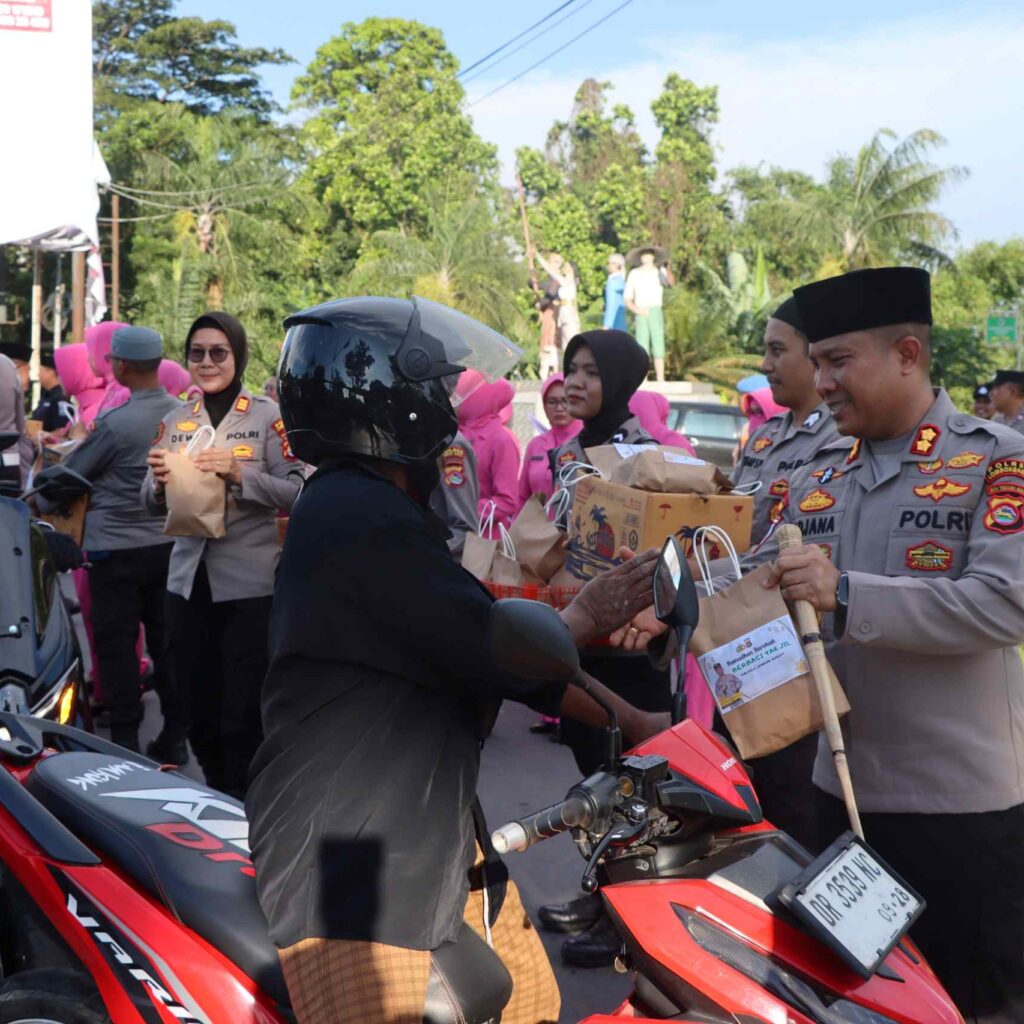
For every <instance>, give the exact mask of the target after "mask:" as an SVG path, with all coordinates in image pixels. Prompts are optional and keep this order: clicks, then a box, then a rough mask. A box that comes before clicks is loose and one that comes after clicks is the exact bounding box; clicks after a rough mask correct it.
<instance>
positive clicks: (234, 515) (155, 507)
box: [142, 388, 304, 602]
mask: <svg viewBox="0 0 1024 1024" xmlns="http://www.w3.org/2000/svg"><path fill="white" fill-rule="evenodd" d="M209 423H210V418H209V416H208V415H207V412H206V407H205V406H204V405H203V402H202V400H201V399H197V400H196V401H194V402H192V403H191V404H186V405H183V406H182V407H181V408H180V409H178V410H177V411H176V412H173V413H171V414H170V415H168V416H165V417H164V420H163V423H162V424H161V428H160V430H159V431H158V435H157V438H156V440H155V442H154V444H155V445H156V446H157V447H160V448H166V449H167V450H168V451H181V450H182V449H183V448H185V446H186V445H187V444H188V443H189V441H191V440H192V438H193V436H194V435H195V433H196V431H197V430H199V428H200V427H202V426H205V425H207V424H209ZM213 445H214V447H217V448H229V449H230V450H231V451H232V453H233V454H234V456H235V458H236V459H237V460H238V462H239V463H240V464H241V466H242V485H241V487H238V486H236V485H234V484H231V483H229V484H228V486H227V516H226V519H225V526H226V532H225V534H224V536H223V537H220V538H218V539H216V540H208V539H207V538H205V537H176V538H175V539H174V550H173V551H172V552H171V565H170V573H169V576H168V580H167V589H168V590H169V591H170V592H171V593H172V594H179V595H181V596H182V597H184V598H189V597H191V595H192V584H193V581H194V580H195V575H196V571H197V570H198V568H199V563H200V562H205V563H206V572H207V576H208V578H209V581H210V594H211V596H212V598H213V600H214V602H219V601H238V600H242V599H244V598H248V597H266V596H267V595H269V594H272V593H273V592H274V570H275V569H276V568H277V560H278V557H279V555H280V553H281V544H280V541H279V540H278V530H277V521H276V519H277V517H276V512H277V510H278V509H284V510H286V511H287V510H289V509H291V507H292V505H293V504H294V503H295V499H296V497H297V496H298V494H299V490H300V488H301V486H302V481H303V476H304V465H303V463H301V462H299V461H298V460H297V459H296V458H295V456H294V455H292V452H291V449H290V447H289V446H288V441H287V438H286V437H285V432H284V423H283V422H282V421H281V418H280V413H279V411H278V407H277V403H276V402H274V401H273V400H272V399H270V398H267V397H265V396H263V395H253V394H251V393H250V392H249V391H247V390H246V389H245V388H243V389H242V390H241V392H240V393H239V395H238V398H237V399H235V402H234V405H232V407H231V409H230V410H229V411H228V414H227V415H226V416H225V417H224V419H223V420H221V422H220V426H218V427H217V428H216V430H215V438H214V442H213ZM142 498H143V501H144V502H145V503H146V507H147V508H149V509H150V510H151V511H152V512H154V513H155V512H163V513H165V514H166V511H167V506H166V503H165V501H164V498H163V496H161V497H158V496H157V495H156V492H155V491H154V489H153V474H152V472H150V473H149V474H147V476H146V481H145V483H144V484H143V486H142Z"/></svg>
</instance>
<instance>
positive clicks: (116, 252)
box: [110, 192, 121, 320]
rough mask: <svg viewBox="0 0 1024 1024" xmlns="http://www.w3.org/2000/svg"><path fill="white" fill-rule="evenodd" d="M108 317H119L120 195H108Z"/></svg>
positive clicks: (116, 318) (118, 318) (114, 318)
mask: <svg viewBox="0 0 1024 1024" xmlns="http://www.w3.org/2000/svg"><path fill="white" fill-rule="evenodd" d="M110 319H111V320H120V319H121V197H120V196H119V195H118V194H117V193H116V192H115V193H114V194H113V195H112V196H111V197H110Z"/></svg>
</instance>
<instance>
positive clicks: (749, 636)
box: [690, 565, 850, 758]
mask: <svg viewBox="0 0 1024 1024" xmlns="http://www.w3.org/2000/svg"><path fill="white" fill-rule="evenodd" d="M770 572H771V567H770V566H768V565H762V566H760V567H759V568H758V569H755V570H754V571H753V572H752V573H750V574H749V575H747V576H744V577H743V578H742V579H741V580H739V581H738V582H736V583H734V584H733V585H732V586H730V587H728V588H727V589H725V590H722V591H720V592H719V593H717V594H714V595H712V596H711V597H707V598H702V599H701V602H700V624H699V625H698V626H697V629H696V630H695V631H694V634H693V639H692V641H691V644H690V650H691V651H692V652H693V654H694V655H695V656H696V658H697V663H698V664H699V665H700V668H701V672H702V673H703V675H704V678H705V680H707V682H708V686H709V687H710V688H711V692H712V695H713V696H714V698H715V702H716V703H717V704H718V708H719V711H720V712H721V714H722V719H723V721H724V722H725V725H726V728H728V730H729V735H730V736H731V737H732V739H733V742H734V743H735V744H736V747H737V749H738V750H739V752H740V756H741V757H744V758H747V757H763V756H764V755H765V754H771V753H774V752H775V751H776V750H782V749H783V748H784V747H788V746H789V745H790V744H791V743H795V742H796V741H797V740H799V739H802V738H803V737H804V736H807V735H809V734H810V733H813V732H817V731H818V730H819V729H821V728H822V726H823V725H824V719H823V717H822V713H821V705H820V703H819V701H818V692H817V687H816V686H815V683H814V677H813V676H812V675H811V671H810V665H809V664H808V662H807V657H806V655H805V654H804V650H803V647H802V646H801V644H800V639H799V636H798V635H797V629H796V626H795V625H794V624H793V621H792V619H791V618H790V615H789V609H788V608H787V607H786V603H785V601H783V600H782V595H781V593H780V592H779V590H778V588H775V589H774V590H765V588H764V587H763V586H762V583H763V581H764V580H765V579H766V578H767V576H768V574H769V573H770ZM829 672H830V675H831V678H832V689H833V693H834V695H835V701H836V710H837V711H838V712H839V714H840V715H844V714H846V713H847V712H848V711H849V710H850V705H849V702H848V701H847V699H846V694H845V693H844V692H843V688H842V687H841V686H840V685H839V681H838V680H837V679H836V678H835V675H834V674H832V673H831V668H830V669H829Z"/></svg>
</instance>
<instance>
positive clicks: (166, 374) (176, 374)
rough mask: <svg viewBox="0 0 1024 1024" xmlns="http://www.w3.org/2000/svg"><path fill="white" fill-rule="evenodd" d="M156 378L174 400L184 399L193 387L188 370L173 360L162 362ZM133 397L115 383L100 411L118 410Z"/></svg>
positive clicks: (109, 389)
mask: <svg viewBox="0 0 1024 1024" xmlns="http://www.w3.org/2000/svg"><path fill="white" fill-rule="evenodd" d="M156 377H157V380H158V381H159V382H160V386H161V387H162V388H163V389H164V390H165V391H166V392H167V394H169V395H170V396H171V397H172V398H183V397H184V396H186V395H187V394H188V392H189V390H190V389H191V387H192V377H191V376H190V375H189V372H188V370H186V369H185V368H184V367H183V366H179V365H178V364H177V363H176V362H174V360H173V359H161V360H160V366H159V367H158V368H157V371H156ZM131 396H132V393H131V392H130V391H129V390H128V389H127V388H126V387H125V386H124V385H123V384H118V383H117V382H116V381H115V382H114V383H113V384H111V385H110V386H109V387H108V388H107V390H106V397H105V398H104V399H103V407H102V408H101V409H100V411H101V412H107V411H108V410H109V409H116V408H117V407H118V406H119V405H124V404H125V402H127V401H128V399H129V398H131Z"/></svg>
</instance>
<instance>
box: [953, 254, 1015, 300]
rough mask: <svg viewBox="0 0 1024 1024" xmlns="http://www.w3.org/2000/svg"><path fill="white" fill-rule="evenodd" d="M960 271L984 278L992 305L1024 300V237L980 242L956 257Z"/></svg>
mask: <svg viewBox="0 0 1024 1024" xmlns="http://www.w3.org/2000/svg"><path fill="white" fill-rule="evenodd" d="M957 267H958V269H959V271H960V273H961V274H964V275H968V276H971V277H974V278H977V279H980V280H982V281H984V282H985V283H986V284H987V286H988V289H989V291H990V293H991V298H992V301H993V303H994V304H995V305H1001V306H1016V305H1022V304H1024V238H1011V239H1010V240H1009V241H1008V242H1004V243H1003V244H1002V245H1000V244H999V243H998V242H980V243H979V244H978V245H976V246H974V248H973V249H969V250H968V251H967V252H965V253H962V254H961V255H960V256H958V257H957Z"/></svg>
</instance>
